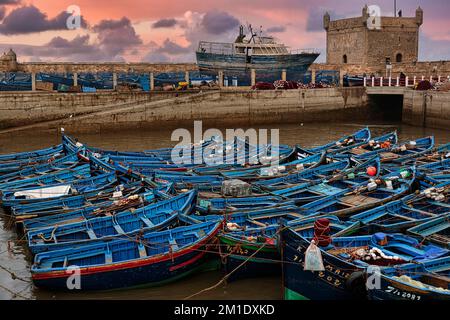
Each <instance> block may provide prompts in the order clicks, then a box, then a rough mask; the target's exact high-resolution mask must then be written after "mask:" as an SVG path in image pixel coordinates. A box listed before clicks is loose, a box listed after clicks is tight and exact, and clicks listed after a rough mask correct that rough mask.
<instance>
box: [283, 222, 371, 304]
mask: <svg viewBox="0 0 450 320" xmlns="http://www.w3.org/2000/svg"><path fill="white" fill-rule="evenodd" d="M281 237H282V240H281V245H282V255H283V284H284V292H285V297H284V298H285V299H311V300H351V299H353V300H355V299H358V300H361V299H367V292H366V290H365V281H361V279H362V278H361V277H359V275H363V274H364V272H363V270H362V269H359V268H357V267H355V266H354V265H351V264H349V263H346V262H345V261H343V260H340V259H338V258H336V257H334V256H332V255H328V254H324V253H323V252H322V257H323V263H324V267H325V271H323V272H312V271H304V270H303V263H304V261H305V252H306V249H307V248H308V246H309V245H310V243H309V242H308V241H307V240H305V239H304V238H302V237H300V236H298V235H297V234H296V233H295V232H294V231H292V230H290V229H285V230H283V231H282V232H281ZM353 279H354V280H353ZM361 282H362V283H361Z"/></svg>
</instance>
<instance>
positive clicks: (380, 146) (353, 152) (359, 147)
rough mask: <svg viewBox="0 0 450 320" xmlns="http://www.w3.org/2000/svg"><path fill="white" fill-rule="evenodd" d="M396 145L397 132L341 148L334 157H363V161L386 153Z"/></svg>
mask: <svg viewBox="0 0 450 320" xmlns="http://www.w3.org/2000/svg"><path fill="white" fill-rule="evenodd" d="M397 143H398V136H397V131H394V132H390V133H387V134H384V135H382V136H379V137H375V138H371V139H370V140H369V141H367V142H360V143H357V144H354V145H351V146H348V147H341V148H339V149H337V152H335V156H336V157H343V156H356V157H361V155H364V158H365V159H369V158H371V157H374V156H377V155H378V154H379V153H381V152H383V151H388V150H390V148H391V147H392V146H394V145H396V144H397Z"/></svg>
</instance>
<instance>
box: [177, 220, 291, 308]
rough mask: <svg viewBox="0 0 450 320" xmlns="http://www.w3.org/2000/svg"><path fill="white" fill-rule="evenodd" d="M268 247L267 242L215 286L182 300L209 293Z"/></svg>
mask: <svg viewBox="0 0 450 320" xmlns="http://www.w3.org/2000/svg"><path fill="white" fill-rule="evenodd" d="M285 228H287V227H283V228H280V229H279V230H278V231H277V232H276V233H275V234H274V235H273V236H272V239H274V238H275V237H276V236H277V235H278V234H279V233H280V232H281V231H282V230H284V229H285ZM267 245H268V243H267V242H265V243H264V244H263V245H262V246H261V247H259V248H258V249H257V250H255V252H254V253H252V254H251V255H250V256H248V258H247V259H245V260H244V261H243V262H242V263H241V264H240V265H238V266H237V267H236V268H235V269H234V270H232V271H231V272H230V273H228V274H227V275H225V276H224V277H223V278H222V279H221V280H220V281H219V282H217V283H216V284H215V285H213V286H211V287H208V288H205V289H203V290H200V291H198V292H197V293H194V294H191V295H190V296H188V297H186V298H184V299H183V300H189V299H192V298H193V297H195V296H198V295H200V294H202V293H204V292H207V291H211V290H213V289H215V288H217V287H218V286H220V285H221V284H222V283H224V282H225V281H226V280H227V279H228V278H229V277H230V276H231V275H232V274H233V273H235V272H236V271H237V270H239V269H240V268H242V267H243V266H244V265H245V264H246V263H247V262H248V261H249V260H250V259H251V258H253V257H254V256H256V255H257V254H258V252H259V251H261V250H262V249H264V248H265V247H266V246H267Z"/></svg>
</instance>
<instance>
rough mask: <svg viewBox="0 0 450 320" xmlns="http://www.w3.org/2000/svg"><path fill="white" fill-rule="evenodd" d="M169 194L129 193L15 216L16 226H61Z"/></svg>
mask: <svg viewBox="0 0 450 320" xmlns="http://www.w3.org/2000/svg"><path fill="white" fill-rule="evenodd" d="M170 197H171V196H169V195H168V194H166V193H164V192H158V191H152V192H149V193H144V194H129V195H127V196H122V197H121V198H115V200H113V201H104V202H101V203H98V204H96V205H91V206H83V207H80V208H77V209H74V210H71V211H68V212H64V213H59V214H51V215H46V214H42V215H39V216H35V215H33V214H28V215H27V216H19V217H16V226H17V227H18V228H19V229H20V226H22V229H23V231H24V232H25V233H26V232H28V231H30V230H36V229H42V228H49V227H55V226H56V225H58V226H62V225H65V224H70V223H75V222H80V221H87V220H90V219H94V218H98V217H105V216H111V215H116V214H118V213H119V212H124V211H132V210H136V209H138V208H142V207H144V206H147V205H149V204H151V203H153V202H156V201H160V200H163V199H168V198H170Z"/></svg>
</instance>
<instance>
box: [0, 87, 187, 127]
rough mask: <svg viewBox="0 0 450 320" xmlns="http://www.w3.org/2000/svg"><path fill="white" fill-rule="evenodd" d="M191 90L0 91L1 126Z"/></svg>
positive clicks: (113, 106)
mask: <svg viewBox="0 0 450 320" xmlns="http://www.w3.org/2000/svg"><path fill="white" fill-rule="evenodd" d="M190 93H191V92H150V93H148V92H115V91H104V92H97V93H52V92H50V93H48V92H2V93H0V129H5V128H11V127H18V126H25V125H30V124H35V123H40V122H45V121H51V120H58V119H64V118H68V117H74V116H78V115H83V114H89V113H94V112H97V111H102V110H111V109H114V108H118V107H123V106H127V105H135V104H138V103H146V102H151V101H158V100H163V99H169V98H172V97H174V96H175V95H178V96H183V95H188V94H190Z"/></svg>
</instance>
